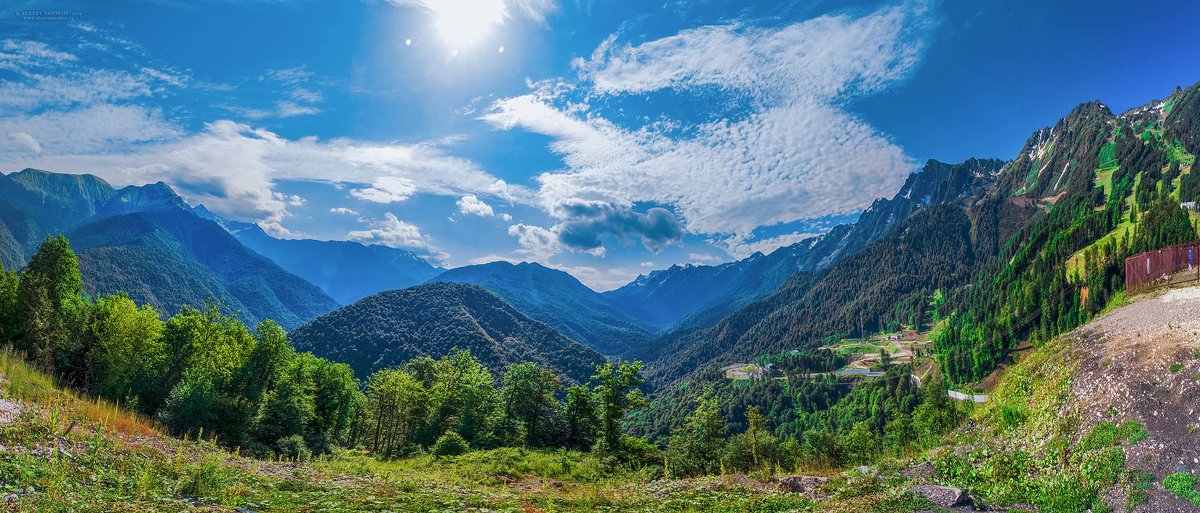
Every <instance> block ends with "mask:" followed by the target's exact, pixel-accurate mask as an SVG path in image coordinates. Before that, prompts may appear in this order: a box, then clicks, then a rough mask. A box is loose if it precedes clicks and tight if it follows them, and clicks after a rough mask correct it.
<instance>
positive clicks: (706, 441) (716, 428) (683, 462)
mask: <svg viewBox="0 0 1200 513" xmlns="http://www.w3.org/2000/svg"><path fill="white" fill-rule="evenodd" d="M697 403H698V404H697V406H696V410H695V411H693V412H692V415H691V416H690V417H688V420H687V422H685V423H684V424H683V425H682V426H680V427H679V428H678V429H676V430H675V431H673V432H672V433H671V438H670V440H669V441H668V443H667V467H668V471H669V472H670V473H671V475H673V476H683V477H688V476H697V475H703V474H711V473H713V472H714V471H715V470H717V468H718V465H719V464H720V459H719V457H718V455H719V454H721V452H722V449H723V448H724V445H725V430H726V426H725V421H724V419H723V418H722V417H721V411H720V408H719V407H718V403H717V398H716V397H713V396H711V395H707V394H706V395H705V396H703V397H701V398H700V399H699V400H698V402H697Z"/></svg>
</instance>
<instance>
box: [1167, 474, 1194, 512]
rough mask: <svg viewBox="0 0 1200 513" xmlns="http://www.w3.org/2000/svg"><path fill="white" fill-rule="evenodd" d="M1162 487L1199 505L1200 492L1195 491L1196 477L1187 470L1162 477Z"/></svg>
mask: <svg viewBox="0 0 1200 513" xmlns="http://www.w3.org/2000/svg"><path fill="white" fill-rule="evenodd" d="M1163 488H1166V489H1167V491H1169V492H1171V493H1173V494H1175V496H1176V497H1179V498H1180V499H1183V500H1185V501H1188V502H1190V503H1192V504H1195V505H1197V506H1200V492H1198V491H1196V478H1195V476H1193V475H1192V474H1190V473H1188V472H1176V473H1174V474H1171V475H1169V476H1167V477H1166V479H1163Z"/></svg>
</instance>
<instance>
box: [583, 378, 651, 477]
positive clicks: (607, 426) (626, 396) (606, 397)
mask: <svg viewBox="0 0 1200 513" xmlns="http://www.w3.org/2000/svg"><path fill="white" fill-rule="evenodd" d="M641 371H642V362H640V361H635V362H626V361H620V362H617V363H616V364H615V365H614V364H613V362H605V363H604V364H603V365H600V366H598V367H596V374H595V375H593V376H592V379H593V380H595V381H596V382H597V383H598V384H597V385H596V387H595V393H596V402H597V403H598V406H599V410H600V440H599V441H598V442H597V443H598V445H599V446H598V447H597V449H598V450H599V452H601V453H604V454H609V455H620V454H622V453H623V452H624V450H625V444H624V439H623V437H624V432H623V431H622V430H621V420H622V419H624V418H625V415H626V414H627V413H629V412H630V411H633V410H635V409H638V408H642V407H645V406H646V405H647V403H646V397H645V396H644V395H643V394H642V391H641V390H640V389H639V388H638V386H640V385H641V384H642V383H644V382H645V380H644V379H642V376H641Z"/></svg>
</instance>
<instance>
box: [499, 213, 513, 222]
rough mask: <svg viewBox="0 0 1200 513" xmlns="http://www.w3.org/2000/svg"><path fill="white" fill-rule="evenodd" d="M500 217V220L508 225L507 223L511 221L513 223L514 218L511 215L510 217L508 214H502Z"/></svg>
mask: <svg viewBox="0 0 1200 513" xmlns="http://www.w3.org/2000/svg"><path fill="white" fill-rule="evenodd" d="M499 217H500V219H501V220H503V221H504V222H506V223H507V222H509V221H512V216H511V215H509V214H507V213H504V214H500V216H499Z"/></svg>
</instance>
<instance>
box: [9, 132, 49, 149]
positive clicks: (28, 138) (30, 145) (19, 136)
mask: <svg viewBox="0 0 1200 513" xmlns="http://www.w3.org/2000/svg"><path fill="white" fill-rule="evenodd" d="M8 136H9V137H11V138H12V139H13V140H14V141H16V142H17V143H18V144H20V145H21V146H24V147H25V148H27V149H28V150H29V151H31V152H33V153H41V152H42V145H41V144H40V143H38V140H37V139H34V138H33V136H32V135H29V134H27V133H25V132H13V133H11V134H8Z"/></svg>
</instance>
